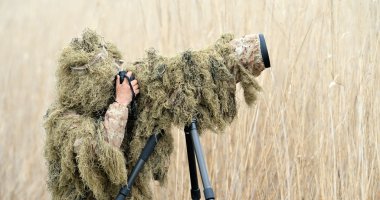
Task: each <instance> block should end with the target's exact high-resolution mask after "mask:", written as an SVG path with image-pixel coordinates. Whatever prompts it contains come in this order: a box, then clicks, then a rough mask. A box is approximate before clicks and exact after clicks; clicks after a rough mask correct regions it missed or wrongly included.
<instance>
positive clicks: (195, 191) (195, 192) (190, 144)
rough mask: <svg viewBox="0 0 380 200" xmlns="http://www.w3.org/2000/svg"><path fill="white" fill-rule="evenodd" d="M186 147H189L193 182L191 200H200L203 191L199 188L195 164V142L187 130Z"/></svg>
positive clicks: (190, 170)
mask: <svg viewBox="0 0 380 200" xmlns="http://www.w3.org/2000/svg"><path fill="white" fill-rule="evenodd" d="M185 137H186V147H187V160H188V161H189V172H190V182H191V199H193V200H198V199H200V198H201V191H200V190H199V186H198V178H197V166H196V163H195V155H194V148H193V141H192V139H191V135H190V133H189V132H188V131H187V130H186V129H185Z"/></svg>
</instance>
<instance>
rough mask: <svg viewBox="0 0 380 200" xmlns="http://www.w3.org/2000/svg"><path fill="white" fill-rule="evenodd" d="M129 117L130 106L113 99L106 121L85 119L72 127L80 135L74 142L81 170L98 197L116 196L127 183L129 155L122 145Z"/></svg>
mask: <svg viewBox="0 0 380 200" xmlns="http://www.w3.org/2000/svg"><path fill="white" fill-rule="evenodd" d="M127 120H128V109H127V106H126V105H121V104H118V103H113V104H111V105H110V106H109V108H108V110H107V112H106V114H105V118H104V121H97V122H96V121H95V120H94V119H92V118H89V119H84V120H82V121H80V123H79V124H78V125H77V127H78V128H76V129H72V130H71V132H72V134H75V135H77V137H76V140H75V142H74V145H73V146H74V151H75V152H76V153H77V157H76V160H77V163H78V170H79V174H80V176H81V178H82V179H83V182H84V183H85V185H87V187H88V188H89V189H90V190H91V191H92V193H93V194H94V196H95V198H96V199H112V198H115V196H116V194H117V192H118V191H119V189H120V187H121V185H123V184H125V183H126V179H127V177H126V176H127V172H126V165H125V158H124V155H123V152H122V151H121V150H120V148H119V147H120V145H121V142H122V140H123V135H124V130H125V125H126V122H127Z"/></svg>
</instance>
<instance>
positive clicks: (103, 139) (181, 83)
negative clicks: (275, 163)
mask: <svg viewBox="0 0 380 200" xmlns="http://www.w3.org/2000/svg"><path fill="white" fill-rule="evenodd" d="M259 46H260V45H259V40H258V37H257V35H248V36H245V37H242V38H239V39H235V40H234V39H233V36H232V35H223V36H222V37H221V38H220V39H219V40H218V41H217V42H216V43H215V44H214V45H212V46H211V47H209V48H207V49H205V50H201V51H186V52H184V53H182V54H181V55H178V56H176V57H172V58H165V57H161V56H159V55H157V54H156V52H155V51H154V50H149V51H148V53H147V57H146V58H145V59H143V60H141V61H138V62H135V63H133V64H132V65H130V66H128V67H127V68H128V69H130V70H131V69H132V71H134V73H135V77H136V79H137V80H138V81H137V80H135V81H132V88H130V86H129V84H128V81H126V80H125V81H124V82H123V83H122V84H120V83H119V77H117V76H116V74H117V73H118V72H119V71H120V70H122V60H121V59H122V58H121V54H120V52H119V51H118V50H117V49H116V47H115V46H114V45H112V44H111V43H108V42H105V41H104V40H103V38H102V37H100V36H99V35H97V34H96V33H95V32H94V31H91V30H86V31H85V32H84V33H83V35H82V38H75V39H73V40H72V42H71V43H70V45H69V46H68V47H67V48H65V49H64V50H63V52H62V54H61V56H60V59H59V66H58V69H57V79H58V81H57V99H56V101H55V103H54V104H53V105H52V106H51V107H50V108H49V109H48V111H47V114H46V116H45V122H44V127H45V130H46V135H47V136H46V144H45V157H46V160H47V165H48V172H49V174H48V182H47V184H48V188H49V190H50V192H51V194H52V197H53V199H100V200H103V199H114V198H115V197H116V195H117V193H118V191H119V189H120V188H121V186H122V185H124V184H125V183H126V181H127V171H128V170H131V169H132V167H133V165H134V164H135V163H136V161H137V159H138V156H139V153H140V152H141V149H142V148H143V146H144V144H145V142H146V140H147V138H148V137H149V136H150V135H151V134H153V133H154V132H156V131H160V132H161V133H162V135H163V136H162V138H161V140H160V141H159V143H158V144H157V147H156V149H155V151H154V152H153V154H152V156H151V157H150V158H149V160H148V162H147V164H146V165H145V166H144V168H143V170H142V172H141V173H140V174H139V176H138V178H137V180H136V182H135V185H134V186H133V187H132V197H131V198H132V199H152V193H151V189H150V188H149V181H150V180H152V178H153V179H155V180H158V181H160V183H165V180H166V174H167V171H168V167H169V163H170V162H169V157H170V154H171V152H172V150H173V144H172V143H173V139H172V136H171V132H170V129H171V126H172V125H175V126H178V127H181V128H183V127H184V126H185V125H186V124H188V123H189V122H190V121H191V120H192V118H197V121H198V125H199V128H200V130H205V129H208V130H212V131H215V132H216V131H223V130H224V128H225V126H226V125H228V124H229V123H231V122H232V120H233V119H234V117H235V116H236V110H237V108H236V102H235V90H236V87H235V84H236V83H239V82H240V83H241V85H242V87H243V89H244V96H245V100H246V102H247V103H248V104H252V103H253V102H254V101H255V100H256V92H257V91H259V90H260V86H259V85H258V83H257V82H256V81H255V79H254V78H255V77H256V76H258V75H260V73H261V71H263V70H264V69H265V67H264V64H263V59H262V57H261V54H260V47H259ZM127 75H128V76H131V72H129V73H128V74H127ZM115 77H116V78H115ZM132 89H133V90H134V92H135V93H136V94H138V93H139V92H140V91H141V93H140V94H139V97H138V101H137V102H138V106H137V110H136V111H135V113H134V114H135V115H136V114H137V118H136V119H132V118H131V117H130V116H129V117H128V110H129V109H130V108H129V104H130V102H131V100H132V94H131V90H132ZM128 118H129V120H128Z"/></svg>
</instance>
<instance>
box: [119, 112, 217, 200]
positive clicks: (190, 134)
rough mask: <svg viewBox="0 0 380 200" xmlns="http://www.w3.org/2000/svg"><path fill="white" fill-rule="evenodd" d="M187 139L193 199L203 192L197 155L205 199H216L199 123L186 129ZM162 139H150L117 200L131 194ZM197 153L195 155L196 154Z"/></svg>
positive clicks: (156, 136)
mask: <svg viewBox="0 0 380 200" xmlns="http://www.w3.org/2000/svg"><path fill="white" fill-rule="evenodd" d="M184 132H185V138H186V147H187V159H188V162H189V172H190V183H191V199H193V200H198V199H200V198H201V192H200V189H199V187H198V178H197V168H196V163H195V162H196V161H195V155H196V158H197V161H198V168H199V171H200V174H201V178H202V183H203V188H204V190H203V193H204V196H205V199H207V200H212V199H215V195H214V191H213V189H212V187H211V183H210V180H209V177H208V173H207V167H206V162H205V160H204V157H203V151H202V146H201V143H200V140H199V134H198V130H197V121H196V120H195V119H193V120H192V121H191V123H190V124H189V125H188V126H186V127H185V129H184ZM160 138H161V134H154V135H152V136H150V137H149V139H148V141H147V143H146V144H145V146H144V149H143V150H142V151H141V154H140V157H139V160H138V161H137V163H136V165H135V166H134V167H133V169H132V172H131V174H130V175H129V177H128V181H127V184H126V185H124V186H123V187H122V188H121V189H120V192H119V194H118V195H117V197H116V200H124V199H125V198H126V197H127V196H128V195H129V193H130V191H131V189H132V185H133V183H134V182H135V180H136V177H137V175H138V173H139V172H140V170H141V169H142V167H143V166H144V164H145V162H146V161H147V160H148V158H149V156H150V155H151V154H152V152H153V150H154V148H155V147H156V144H157V143H158V141H159V139H160ZM194 153H195V154H194Z"/></svg>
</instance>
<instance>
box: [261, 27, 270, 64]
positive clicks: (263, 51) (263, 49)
mask: <svg viewBox="0 0 380 200" xmlns="http://www.w3.org/2000/svg"><path fill="white" fill-rule="evenodd" d="M259 39H260V51H261V56H262V57H263V62H264V66H265V68H269V67H270V60H269V54H268V49H267V45H266V43H265V39H264V35H263V34H259Z"/></svg>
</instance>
